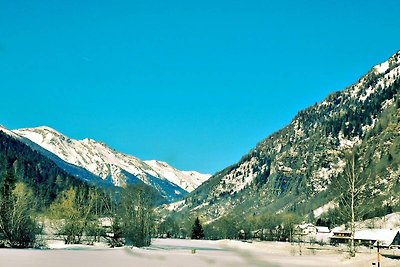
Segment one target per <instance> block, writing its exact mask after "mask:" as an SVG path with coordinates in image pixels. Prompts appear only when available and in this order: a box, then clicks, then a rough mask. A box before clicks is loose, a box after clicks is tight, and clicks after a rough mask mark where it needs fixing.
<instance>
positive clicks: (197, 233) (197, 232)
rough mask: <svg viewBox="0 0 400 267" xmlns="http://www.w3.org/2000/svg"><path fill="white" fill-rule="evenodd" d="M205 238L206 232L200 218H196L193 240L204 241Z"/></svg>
mask: <svg viewBox="0 0 400 267" xmlns="http://www.w3.org/2000/svg"><path fill="white" fill-rule="evenodd" d="M203 238H204V230H203V226H202V225H201V223H200V219H199V217H197V218H196V220H195V221H194V224H193V228H192V239H203Z"/></svg>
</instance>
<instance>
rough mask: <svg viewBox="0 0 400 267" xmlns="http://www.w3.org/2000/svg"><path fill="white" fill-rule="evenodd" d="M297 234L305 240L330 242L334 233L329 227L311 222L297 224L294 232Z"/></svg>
mask: <svg viewBox="0 0 400 267" xmlns="http://www.w3.org/2000/svg"><path fill="white" fill-rule="evenodd" d="M294 234H295V236H297V237H298V238H301V240H302V241H304V242H324V243H326V242H329V238H330V237H331V235H332V233H331V231H330V230H329V228H328V227H325V226H315V225H313V224H311V223H306V224H301V225H297V226H296V228H295V232H294Z"/></svg>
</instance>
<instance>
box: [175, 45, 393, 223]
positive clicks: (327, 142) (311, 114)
mask: <svg viewBox="0 0 400 267" xmlns="http://www.w3.org/2000/svg"><path fill="white" fill-rule="evenodd" d="M399 65H400V52H397V53H396V54H395V55H393V56H392V57H391V58H390V59H389V60H388V61H386V62H384V63H382V64H379V65H377V66H375V67H373V68H372V69H371V70H370V71H369V72H368V73H367V74H366V75H365V76H363V77H362V78H361V79H360V80H358V81H357V82H356V83H355V84H353V85H351V86H349V87H347V88H346V89H344V90H343V91H340V92H335V93H332V94H331V95H329V96H328V97H327V98H326V99H325V100H324V101H322V102H321V103H319V104H316V105H314V106H312V107H310V108H308V109H306V110H303V111H300V112H299V113H298V115H297V116H296V117H295V118H294V119H293V120H292V122H291V123H290V124H289V125H288V126H287V127H285V128H283V129H281V130H280V131H278V132H276V133H274V134H272V135H271V136H269V137H268V138H266V139H265V140H263V141H262V142H260V143H259V144H258V145H257V146H256V147H255V148H254V149H253V150H251V151H250V152H249V153H248V154H247V155H245V156H244V157H243V158H242V159H241V160H240V161H239V162H238V163H236V164H234V165H232V166H230V167H228V168H226V169H224V170H223V171H221V172H219V173H217V174H216V175H214V176H213V177H211V178H210V179H209V180H208V181H206V182H205V183H204V184H203V185H201V186H200V187H199V188H197V189H196V190H195V191H194V192H192V193H191V194H189V195H188V196H187V197H186V198H185V201H183V202H180V204H179V205H176V204H174V208H175V210H177V211H180V212H181V213H182V214H188V213H189V214H190V213H195V214H201V215H202V216H204V217H205V218H206V219H207V220H208V221H214V220H217V219H219V218H221V217H223V216H226V215H228V214H242V215H246V214H259V213H262V212H263V211H269V212H283V211H292V212H296V213H300V214H308V213H311V212H312V211H313V210H314V209H316V208H318V207H320V206H322V205H324V204H326V203H327V202H329V201H330V200H332V199H335V195H334V194H333V192H334V191H335V190H333V189H334V188H332V186H331V183H332V181H333V180H335V179H341V178H340V177H341V175H342V172H343V168H344V166H345V160H344V153H345V151H347V150H349V149H351V148H353V147H359V148H360V149H359V150H360V153H361V154H360V159H359V160H360V162H361V163H362V164H363V166H365V167H364V168H365V172H369V173H372V174H373V175H372V177H373V178H371V179H370V182H369V184H368V185H365V186H368V187H369V188H368V189H369V190H371V192H374V194H375V195H374V196H376V199H380V200H388V199H391V202H392V204H393V205H399V204H398V203H399V196H398V192H397V194H396V188H398V184H399V176H400V169H399V166H400V165H399V162H400V160H398V159H399V158H400V155H399V154H400V150H398V149H397V148H398V146H399V143H400V139H398V137H399V128H398V123H399V121H400V116H399V107H400V100H399V96H398V93H399V90H400V78H399V77H400V66H399ZM389 122H390V123H389ZM382 140H386V141H384V142H383V141H382ZM389 151H390V153H389ZM388 154H390V157H389V156H387V155H388ZM387 158H390V162H388V161H387V160H386V159H387ZM377 166H380V167H379V168H377ZM383 186H384V187H385V190H383ZM377 203H378V202H377ZM377 205H379V204H377ZM380 205H382V202H381V203H380ZM239 216H241V215H239Z"/></svg>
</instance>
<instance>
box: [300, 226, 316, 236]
mask: <svg viewBox="0 0 400 267" xmlns="http://www.w3.org/2000/svg"><path fill="white" fill-rule="evenodd" d="M295 232H296V233H297V234H299V235H302V236H307V235H316V234H317V228H316V226H314V225H313V224H311V223H306V224H300V225H297V226H296V228H295Z"/></svg>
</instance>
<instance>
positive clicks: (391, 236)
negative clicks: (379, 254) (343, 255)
mask: <svg viewBox="0 0 400 267" xmlns="http://www.w3.org/2000/svg"><path fill="white" fill-rule="evenodd" d="M350 239H351V232H350V231H336V232H334V233H333V236H332V237H331V244H333V245H336V244H343V243H348V242H349V240H350ZM354 241H355V243H356V244H358V245H363V246H371V245H373V246H377V245H378V244H379V246H381V247H400V232H399V230H392V229H365V230H359V231H356V232H355V233H354Z"/></svg>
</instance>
